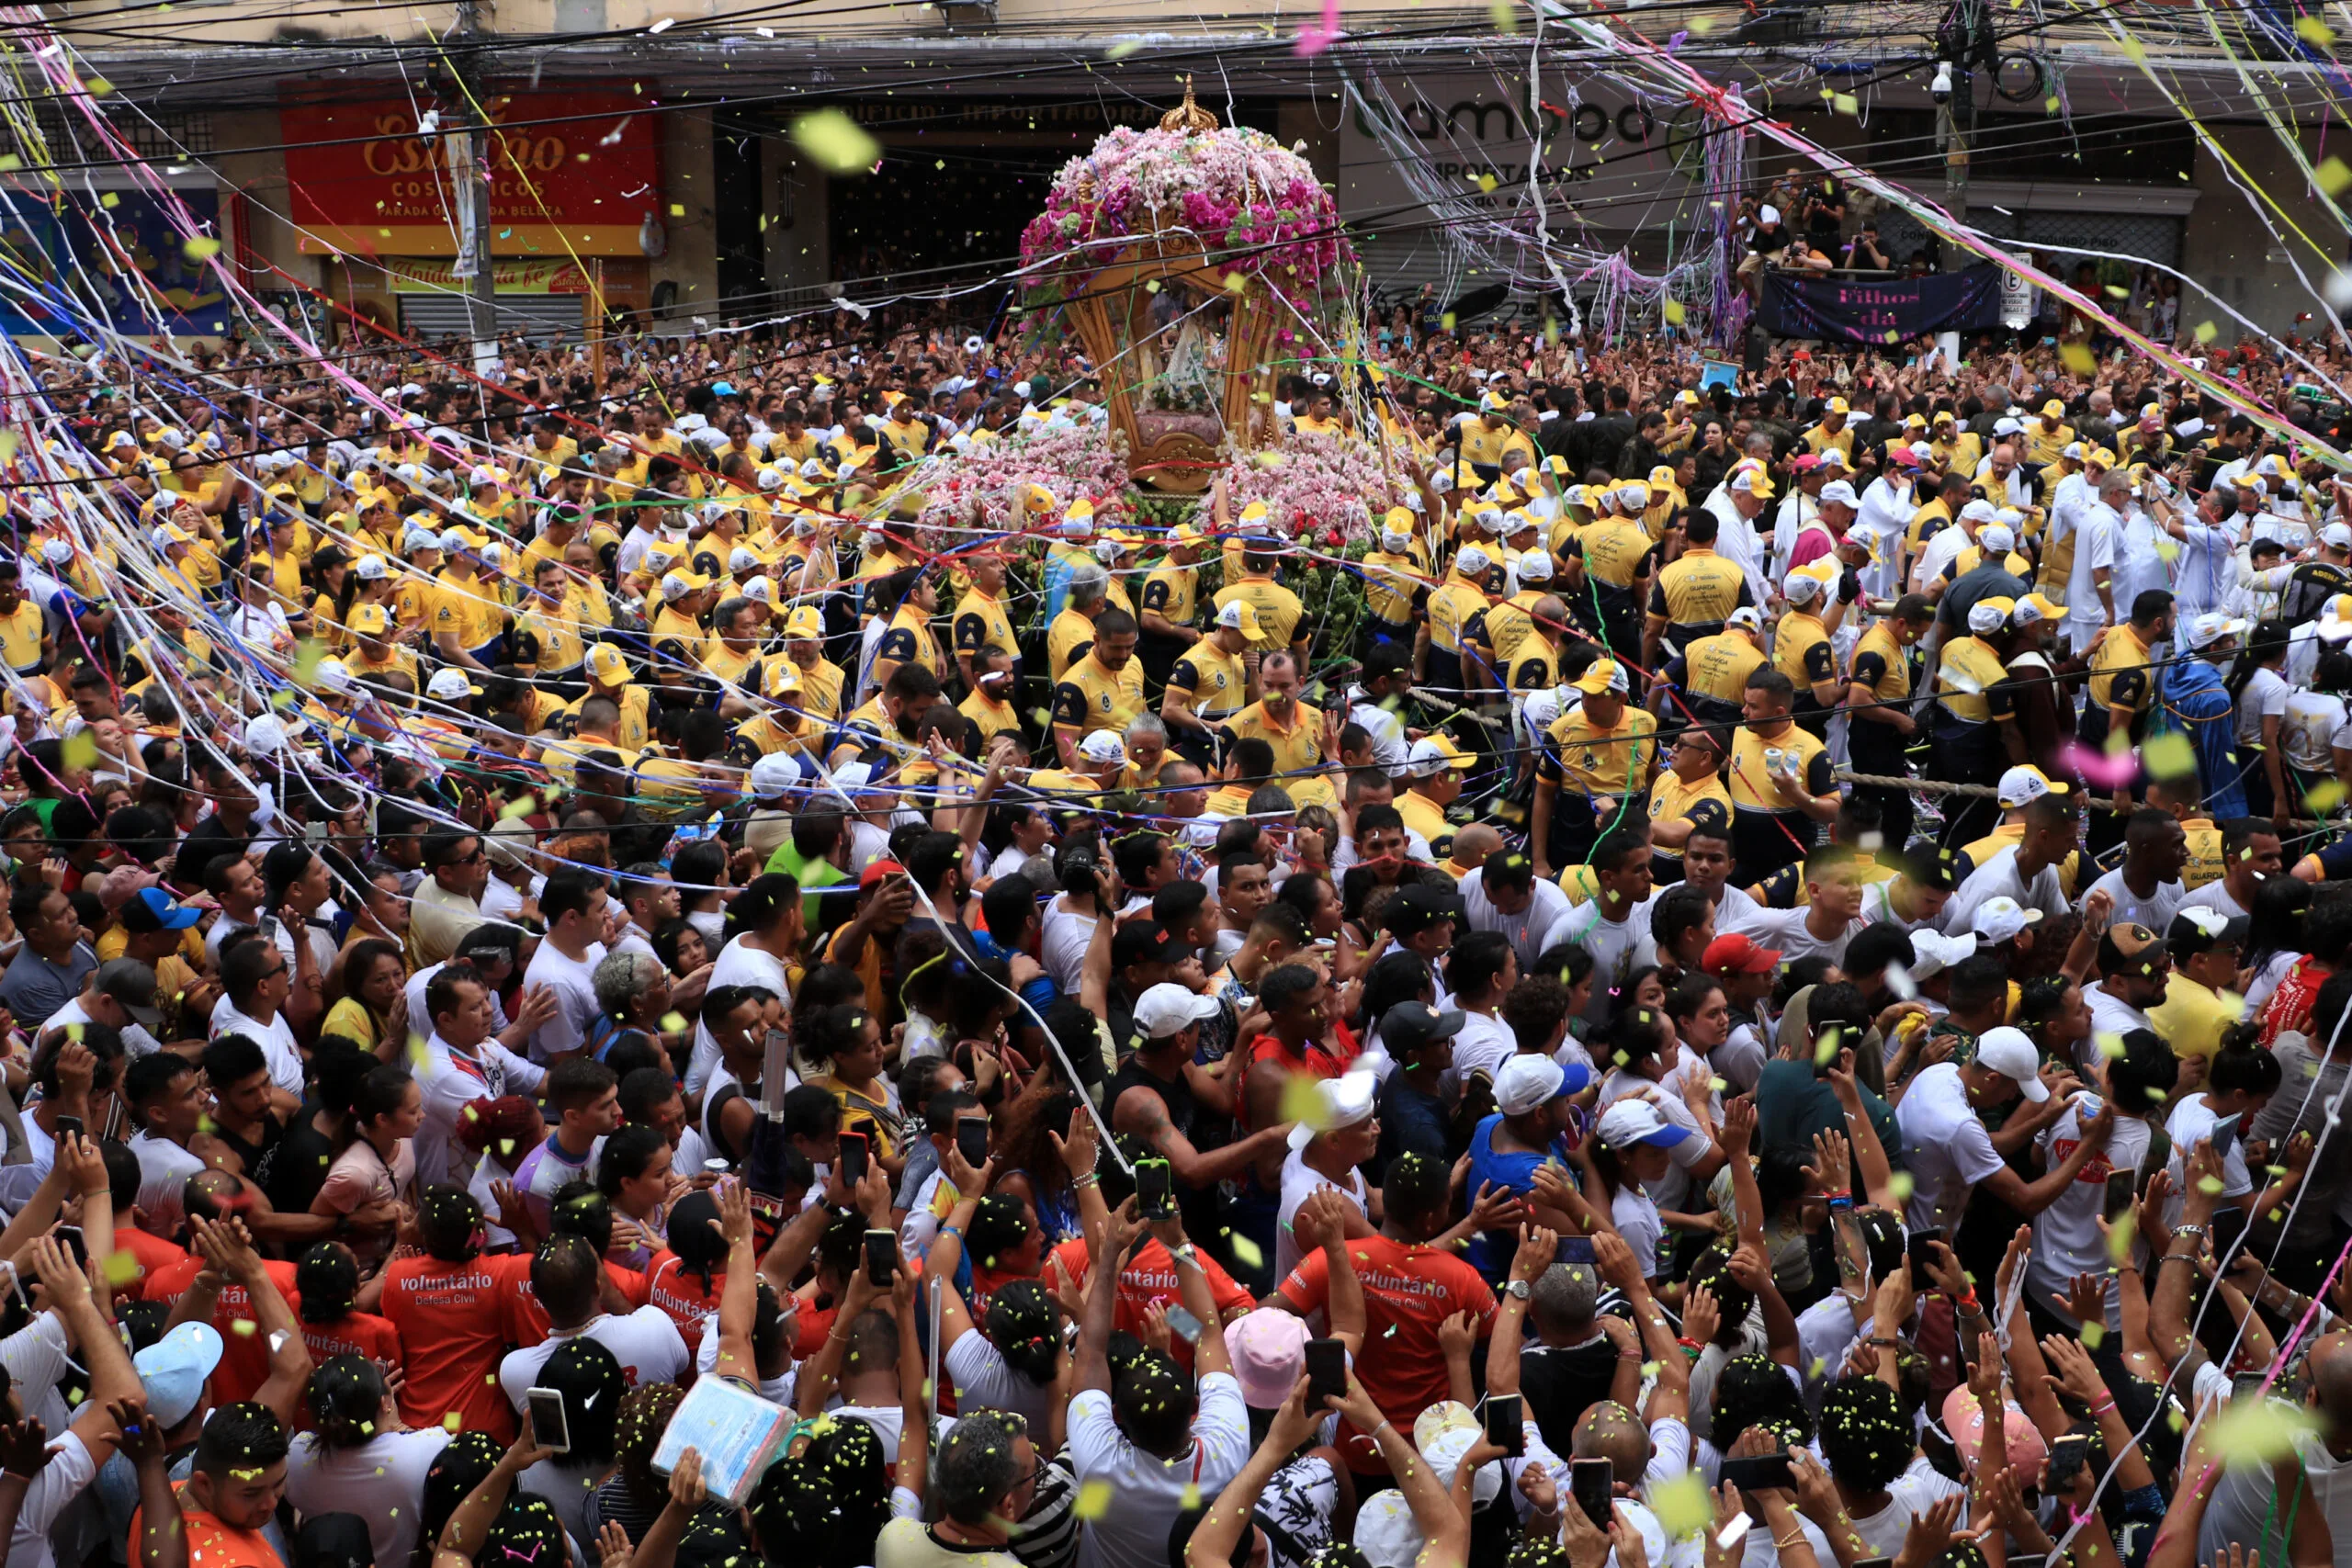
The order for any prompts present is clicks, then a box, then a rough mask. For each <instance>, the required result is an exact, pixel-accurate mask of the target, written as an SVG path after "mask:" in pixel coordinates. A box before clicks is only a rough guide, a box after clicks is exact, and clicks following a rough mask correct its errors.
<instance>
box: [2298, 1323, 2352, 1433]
mask: <svg viewBox="0 0 2352 1568" xmlns="http://www.w3.org/2000/svg"><path fill="white" fill-rule="evenodd" d="M2308 1364H2309V1366H2310V1368H2311V1378H2312V1406H2313V1407H2314V1408H2316V1409H2317V1410H2318V1412H2319V1415H2320V1419H2321V1420H2322V1421H2323V1422H2324V1423H2325V1427H2326V1429H2325V1430H2324V1431H2323V1432H2322V1433H2321V1434H2320V1436H2321V1438H2322V1440H2323V1441H2324V1442H2325V1443H2326V1444H2327V1448H2328V1451H2329V1452H2330V1453H2332V1454H2334V1455H2335V1457H2336V1458H2338V1459H2346V1458H2352V1331H2348V1330H2345V1329H2337V1330H2336V1331H2335V1333H2333V1334H2330V1335H2328V1336H2326V1337H2324V1338H2322V1339H2321V1340H2320V1341H2319V1342H2318V1343H2317V1344H2315V1345H2313V1346H2312V1353H2311V1359H2310V1361H2309V1363H2308Z"/></svg>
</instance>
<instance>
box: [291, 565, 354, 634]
mask: <svg viewBox="0 0 2352 1568" xmlns="http://www.w3.org/2000/svg"><path fill="white" fill-rule="evenodd" d="M302 586H303V587H305V588H307V589H309V590H310V591H311V636H312V637H317V638H318V639H319V640H320V641H322V642H324V643H326V644H328V645H330V646H331V647H333V648H334V650H335V651H336V652H337V653H341V652H342V651H343V650H344V649H347V648H349V647H350V646H351V634H350V633H349V632H348V631H346V630H345V629H344V628H345V625H346V623H347V621H348V618H349V615H350V610H351V601H352V600H353V599H354V598H356V596H357V595H358V592H359V577H358V574H357V573H356V572H355V571H353V570H351V552H350V551H349V550H346V549H345V548H344V547H342V546H341V545H323V546H321V547H320V548H319V553H318V554H316V555H314V556H312V557H311V560H310V564H309V565H307V566H305V567H304V568H303V569H302Z"/></svg>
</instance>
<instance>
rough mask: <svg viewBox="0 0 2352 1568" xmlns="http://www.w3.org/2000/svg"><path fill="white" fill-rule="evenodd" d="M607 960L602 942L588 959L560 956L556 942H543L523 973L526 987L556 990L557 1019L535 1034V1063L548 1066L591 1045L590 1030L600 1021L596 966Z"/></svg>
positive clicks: (593, 947)
mask: <svg viewBox="0 0 2352 1568" xmlns="http://www.w3.org/2000/svg"><path fill="white" fill-rule="evenodd" d="M604 961H605V944H604V943H603V942H590V943H589V944H588V953H587V956H586V957H585V958H572V957H571V956H569V955H567V954H565V953H560V952H559V951H557V948H556V945H555V943H554V942H540V943H539V951H538V952H537V953H534V954H533V955H532V957H531V966H530V967H529V968H528V969H526V970H525V971H524V972H523V984H524V987H526V988H528V987H532V986H545V987H548V989H550V990H552V991H554V992H555V1016H554V1017H552V1018H550V1019H548V1021H546V1022H545V1023H543V1024H541V1025H539V1027H538V1028H537V1029H536V1030H534V1031H533V1032H532V1033H531V1039H530V1053H531V1060H533V1061H534V1062H538V1063H541V1064H545V1063H547V1062H549V1061H552V1060H554V1059H555V1058H556V1057H558V1056H562V1055H569V1054H571V1052H574V1051H577V1050H579V1049H580V1048H581V1047H582V1045H584V1044H586V1043H587V1042H588V1030H589V1027H590V1026H591V1025H593V1024H594V1022H595V1021H596V1013H597V1007H596V984H595V976H596V965H597V964H602V963H603V962H604Z"/></svg>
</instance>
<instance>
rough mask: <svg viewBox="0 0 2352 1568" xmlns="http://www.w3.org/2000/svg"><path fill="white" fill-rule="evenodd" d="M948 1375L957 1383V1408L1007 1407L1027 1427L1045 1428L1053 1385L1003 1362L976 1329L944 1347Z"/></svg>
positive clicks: (1003, 1408)
mask: <svg viewBox="0 0 2352 1568" xmlns="http://www.w3.org/2000/svg"><path fill="white" fill-rule="evenodd" d="M944 1360H945V1366H946V1371H947V1376H948V1378H949V1380H950V1381H951V1382H954V1383H955V1385H956V1409H958V1410H1010V1411H1012V1412H1013V1413H1014V1414H1015V1415H1018V1416H1023V1417H1024V1418H1025V1419H1026V1420H1027V1421H1028V1423H1029V1425H1030V1426H1032V1427H1035V1428H1036V1429H1037V1430H1038V1431H1040V1432H1042V1431H1044V1430H1045V1429H1046V1411H1047V1409H1048V1407H1049V1406H1050V1405H1052V1404H1053V1402H1054V1390H1053V1385H1052V1384H1050V1383H1048V1384H1046V1385H1045V1386H1044V1387H1042V1388H1041V1387H1039V1386H1038V1385H1037V1384H1035V1383H1033V1382H1030V1381H1029V1380H1028V1379H1027V1378H1025V1377H1023V1376H1022V1375H1021V1374H1020V1373H1019V1372H1016V1371H1013V1370H1012V1368H1011V1367H1009V1366H1007V1365H1006V1364H1005V1360H1004V1358H1003V1357H1001V1356H1000V1355H998V1354H997V1352H996V1347H995V1346H993V1345H991V1344H989V1342H988V1337H987V1336H985V1335H983V1334H981V1333H980V1332H979V1331H978V1330H977V1329H975V1330H974V1331H972V1332H971V1333H969V1334H967V1335H965V1336H964V1337H962V1338H961V1339H958V1340H956V1343H955V1344H953V1345H950V1346H949V1347H948V1348H947V1355H946V1357H945V1358H944Z"/></svg>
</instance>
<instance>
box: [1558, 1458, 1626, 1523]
mask: <svg viewBox="0 0 2352 1568" xmlns="http://www.w3.org/2000/svg"><path fill="white" fill-rule="evenodd" d="M1616 1480H1617V1471H1616V1467H1615V1466H1613V1465H1612V1464H1611V1463H1610V1462H1609V1461H1607V1460H1605V1459H1577V1460H1570V1461H1568V1495H1569V1496H1571V1497H1573V1498H1575V1499H1576V1505H1577V1507H1579V1508H1581V1509H1583V1510H1584V1517H1586V1518H1588V1519H1590V1520H1591V1521H1592V1523H1593V1527H1594V1528H1595V1529H1608V1528H1609V1526H1610V1523H1611V1520H1612V1519H1613V1518H1614V1517H1615V1516H1616V1504H1615V1501H1614V1497H1615V1491H1614V1488H1615V1484H1616Z"/></svg>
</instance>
